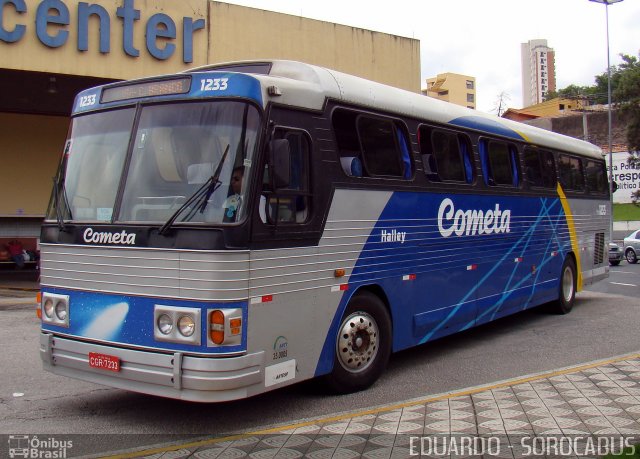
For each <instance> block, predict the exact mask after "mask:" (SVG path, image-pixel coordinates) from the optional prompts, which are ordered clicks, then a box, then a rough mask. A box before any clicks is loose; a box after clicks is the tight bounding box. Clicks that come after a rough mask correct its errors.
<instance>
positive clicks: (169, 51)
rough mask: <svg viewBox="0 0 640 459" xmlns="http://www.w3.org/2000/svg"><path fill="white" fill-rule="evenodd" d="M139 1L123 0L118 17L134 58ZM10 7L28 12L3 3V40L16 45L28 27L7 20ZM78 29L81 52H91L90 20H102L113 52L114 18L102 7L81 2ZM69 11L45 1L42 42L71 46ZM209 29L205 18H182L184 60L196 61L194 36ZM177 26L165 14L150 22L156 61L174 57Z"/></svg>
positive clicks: (104, 48)
mask: <svg viewBox="0 0 640 459" xmlns="http://www.w3.org/2000/svg"><path fill="white" fill-rule="evenodd" d="M134 2H135V0H123V3H122V6H120V7H118V8H117V9H116V11H115V15H116V16H117V17H118V18H119V19H120V20H121V22H122V34H123V35H122V38H123V40H122V42H123V45H122V47H123V51H124V52H125V53H126V54H127V55H129V56H132V57H138V56H140V51H139V50H138V49H137V48H136V47H135V45H134V42H133V32H134V28H135V26H136V21H139V20H140V10H138V9H136V8H135V4H134ZM9 8H13V10H14V11H15V12H16V13H18V14H19V15H23V14H25V13H27V5H26V3H25V0H0V41H4V42H6V43H16V42H19V41H20V40H22V38H23V37H24V35H25V33H26V30H27V25H25V24H24V23H21V22H20V21H19V20H17V21H15V23H13V24H8V23H7V22H9V21H6V20H5V17H4V16H5V12H6V11H8V9H9ZM77 8H78V10H77V13H78V14H77V18H78V21H77V27H78V33H77V35H78V43H77V46H78V50H79V51H88V50H89V20H90V19H91V17H92V16H93V17H95V18H97V19H98V20H99V21H100V26H99V34H100V52H101V53H103V54H108V53H109V52H111V19H112V18H111V15H110V14H109V12H108V11H107V10H106V9H105V8H104V7H103V6H101V5H97V4H89V3H87V2H78V3H77ZM70 22H71V21H70V14H69V8H68V7H67V5H66V4H65V3H64V2H63V1H62V0H42V1H41V2H40V3H39V5H38V8H37V10H36V17H35V31H36V36H37V37H38V40H40V42H41V43H42V44H44V45H46V46H48V47H50V48H59V47H61V46H64V45H65V44H66V43H67V40H68V38H69V30H68V26H69V25H70ZM204 28H205V20H204V19H195V20H194V18H192V17H183V18H182V43H183V52H182V61H183V62H184V63H190V62H193V35H194V33H195V32H196V31H198V30H200V29H204ZM176 35H177V33H176V23H175V22H174V20H173V19H172V18H171V17H170V16H168V15H166V14H164V13H157V14H154V15H153V16H151V17H150V18H149V19H148V20H147V22H146V33H145V37H146V47H147V51H148V52H149V54H151V55H152V56H153V57H155V58H156V59H160V60H167V59H169V58H171V56H173V54H174V52H175V49H176V45H175V44H174V43H173V41H174V40H175V39H176Z"/></svg>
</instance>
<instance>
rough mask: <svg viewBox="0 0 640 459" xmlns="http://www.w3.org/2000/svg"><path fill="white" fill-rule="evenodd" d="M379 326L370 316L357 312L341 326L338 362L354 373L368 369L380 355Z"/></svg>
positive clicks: (337, 345) (337, 349)
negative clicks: (377, 355)
mask: <svg viewBox="0 0 640 459" xmlns="http://www.w3.org/2000/svg"><path fill="white" fill-rule="evenodd" d="M378 335H379V330H378V324H377V323H376V321H375V320H374V319H373V317H371V316H370V315H369V314H367V313H365V312H356V313H353V314H351V315H350V316H349V317H347V318H346V319H345V320H344V321H343V322H342V325H341V326H340V333H339V335H338V340H337V343H336V352H337V356H338V361H339V362H340V365H342V367H343V368H344V369H345V370H347V371H349V372H352V373H358V372H361V371H364V370H365V369H366V368H368V367H369V366H370V365H371V364H372V363H373V362H374V361H375V356H376V354H377V353H378Z"/></svg>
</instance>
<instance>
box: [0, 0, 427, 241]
mask: <svg viewBox="0 0 640 459" xmlns="http://www.w3.org/2000/svg"><path fill="white" fill-rule="evenodd" d="M419 56H420V50H419V42H418V41H417V40H414V39H410V38H404V37H398V36H393V35H388V34H383V33H379V32H374V31H369V30H363V29H358V28H353V27H350V26H346V25H338V24H332V23H328V22H322V21H316V20H311V19H307V18H303V17H297V16H290V15H285V14H279V13H274V12H270V11H264V10H258V9H253V8H246V7H241V6H237V5H231V4H226V3H220V2H212V1H208V0H180V1H175V0H154V1H149V0H95V1H91V2H79V1H74V0H0V83H1V85H0V153H1V155H2V163H1V164H2V166H1V170H2V174H0V176H1V177H2V179H1V180H0V245H1V243H2V242H3V241H5V240H7V239H11V238H18V237H19V238H23V239H28V238H33V239H34V241H35V238H37V236H38V232H39V224H40V222H41V220H42V218H43V216H44V213H45V210H46V207H47V204H48V199H49V195H50V189H51V183H52V177H53V175H54V174H55V170H56V167H57V164H58V161H59V158H60V155H61V152H62V149H63V145H64V140H65V137H66V131H67V126H68V122H69V119H68V115H69V113H70V111H71V105H72V102H73V97H74V95H75V94H76V93H77V92H78V91H80V90H82V89H84V88H87V87H90V86H95V85H97V84H102V83H106V82H110V81H116V80H123V79H131V78H138V77H144V76H150V75H159V74H169V73H174V72H179V71H182V70H185V69H188V68H193V67H196V66H200V65H205V64H210V63H218V62H226V61H235V60H245V59H266V58H279V59H293V60H300V61H305V62H309V63H313V64H317V65H321V66H326V67H330V68H334V69H337V70H340V71H343V72H347V73H352V74H356V75H359V76H363V77H365V78H369V79H372V80H376V81H379V82H382V83H386V84H390V85H393V86H397V87H401V88H404V89H407V90H410V91H414V92H419V91H420V57H419Z"/></svg>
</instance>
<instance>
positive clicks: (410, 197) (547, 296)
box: [316, 193, 571, 375]
mask: <svg viewBox="0 0 640 459" xmlns="http://www.w3.org/2000/svg"><path fill="white" fill-rule="evenodd" d="M446 200H451V203H452V205H453V207H454V209H455V213H454V212H452V215H451V219H450V220H447V219H446V218H445V219H444V220H445V221H444V223H443V225H442V226H443V231H444V232H445V234H446V233H447V232H448V231H450V230H451V227H452V226H454V227H455V228H457V229H459V230H460V228H461V226H457V227H456V226H455V225H454V224H455V221H456V214H458V217H459V219H458V222H459V223H461V221H462V218H463V216H462V214H461V213H459V211H473V210H475V211H483V214H485V213H486V215H488V212H487V211H489V210H490V211H491V214H494V212H495V210H496V209H498V210H499V211H500V212H501V216H503V217H504V216H505V215H506V214H505V212H506V211H508V212H509V219H508V224H509V225H508V230H509V231H508V232H507V231H506V228H505V232H503V233H496V232H495V231H493V232H490V234H477V228H476V234H475V235H474V234H473V227H470V229H469V233H470V234H468V235H467V234H466V229H465V228H463V229H465V231H464V232H462V233H463V234H461V235H457V234H456V233H455V231H454V232H453V233H452V234H451V235H449V236H448V237H444V236H443V235H442V234H441V232H440V229H439V226H438V212H439V209H440V207H441V206H442V205H443V203H445V202H448V201H446ZM444 217H446V214H445V215H444ZM505 223H506V222H505ZM492 225H493V224H492ZM491 228H496V227H493V226H492V227H491ZM394 230H395V233H394V232H393V231H394ZM398 233H406V234H405V235H404V236H403V237H404V242H402V241H401V239H402V238H401V237H399V236H398ZM384 234H386V235H389V234H391V237H389V238H388V240H387V241H385V240H383V239H384V236H383V235H384ZM569 251H571V240H570V236H569V229H568V227H567V223H566V216H565V213H564V210H563V208H562V205H561V203H560V200H559V199H558V198H523V197H509V196H473V195H468V196H467V195H455V196H447V195H443V194H441V195H434V194H427V193H394V194H393V195H391V197H390V199H389V202H388V203H387V205H386V207H385V209H384V210H383V212H382V214H381V215H380V218H379V220H378V222H377V223H376V225H375V227H374V228H373V230H372V232H371V234H370V236H369V238H368V240H367V242H366V244H365V246H364V247H363V250H362V252H361V254H360V255H359V258H358V260H357V262H356V264H355V266H354V268H353V271H352V274H351V276H350V278H349V289H348V291H347V292H346V293H345V294H344V295H343V298H342V300H341V302H340V304H339V305H338V308H337V311H336V315H335V317H334V320H333V322H332V326H331V328H330V331H329V334H328V336H327V339H326V341H325V344H324V348H323V350H322V353H321V358H320V360H319V362H318V366H317V369H316V375H321V374H326V373H327V372H329V371H331V367H332V364H333V354H334V347H335V336H336V333H337V328H338V326H339V322H340V319H341V317H342V315H343V313H344V310H345V309H346V306H347V304H348V300H349V299H350V295H352V294H353V293H354V292H355V291H356V290H357V289H358V287H360V286H363V285H371V284H376V285H379V286H380V287H382V289H383V290H384V292H385V294H386V295H387V297H388V300H389V304H390V308H391V315H392V320H393V329H394V336H393V350H394V351H398V350H401V349H405V348H408V347H412V346H415V345H417V344H422V343H426V342H428V341H431V340H433V339H436V338H439V337H443V336H446V335H449V334H452V333H455V332H457V331H461V330H466V329H469V328H471V327H474V326H476V325H479V324H482V323H486V322H489V321H491V320H495V319H497V318H500V317H503V316H506V315H509V314H512V313H515V312H518V311H522V310H524V309H526V308H528V307H532V306H534V305H539V304H542V303H545V302H548V301H551V300H553V299H556V298H557V295H558V285H559V284H558V282H559V280H558V279H559V277H558V276H559V273H560V268H561V266H562V262H563V261H564V257H565V256H566V254H567V253H568V252H569ZM408 273H412V274H415V280H412V281H411V282H403V280H402V276H403V275H405V274H408Z"/></svg>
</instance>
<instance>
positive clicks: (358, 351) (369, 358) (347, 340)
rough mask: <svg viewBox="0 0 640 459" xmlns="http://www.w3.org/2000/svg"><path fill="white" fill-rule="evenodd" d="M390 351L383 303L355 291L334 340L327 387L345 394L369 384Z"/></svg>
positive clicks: (378, 299)
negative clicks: (332, 359) (331, 367)
mask: <svg viewBox="0 0 640 459" xmlns="http://www.w3.org/2000/svg"><path fill="white" fill-rule="evenodd" d="M390 354H391V319H390V317H389V312H388V311H387V308H386V307H385V305H384V303H383V302H382V301H381V300H380V298H378V297H377V296H376V295H374V294H373V293H371V292H361V293H358V294H356V295H355V296H354V297H353V298H352V299H351V301H350V302H349V305H348V306H347V310H346V311H345V313H344V316H343V317H342V320H341V322H340V328H338V333H337V336H336V339H335V354H334V362H333V371H332V372H331V373H330V374H329V375H328V376H327V378H326V380H327V383H328V384H329V386H330V387H331V388H332V389H333V390H334V391H336V392H338V393H342V394H346V393H350V392H357V391H359V390H363V389H366V388H367V387H369V386H371V385H372V384H373V383H374V382H375V381H376V380H377V379H378V378H379V377H380V375H381V374H382V372H383V371H384V369H385V368H386V366H387V362H388V361H389V355H390Z"/></svg>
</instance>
